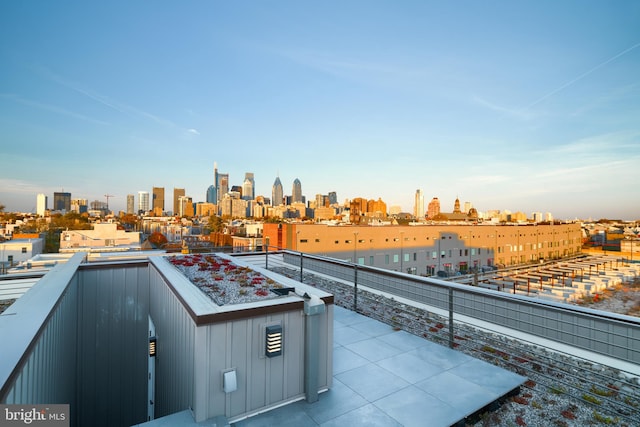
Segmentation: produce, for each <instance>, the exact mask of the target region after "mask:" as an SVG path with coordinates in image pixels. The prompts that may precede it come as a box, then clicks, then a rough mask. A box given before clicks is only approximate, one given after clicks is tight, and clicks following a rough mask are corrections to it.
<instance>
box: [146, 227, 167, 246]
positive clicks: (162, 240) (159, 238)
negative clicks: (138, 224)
mask: <svg viewBox="0 0 640 427" xmlns="http://www.w3.org/2000/svg"><path fill="white" fill-rule="evenodd" d="M148 240H149V243H151V244H152V245H153V246H154V247H156V248H161V247H162V246H163V245H166V244H167V238H166V236H165V235H164V234H162V233H161V232H159V231H154V232H153V233H151V235H150V236H149V239H148Z"/></svg>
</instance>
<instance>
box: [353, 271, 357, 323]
mask: <svg viewBox="0 0 640 427" xmlns="http://www.w3.org/2000/svg"><path fill="white" fill-rule="evenodd" d="M353 311H355V312H357V311H358V264H354V265H353Z"/></svg>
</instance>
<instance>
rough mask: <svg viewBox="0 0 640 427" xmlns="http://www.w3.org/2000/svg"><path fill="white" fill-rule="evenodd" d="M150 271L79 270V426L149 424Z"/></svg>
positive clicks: (141, 268)
mask: <svg viewBox="0 0 640 427" xmlns="http://www.w3.org/2000/svg"><path fill="white" fill-rule="evenodd" d="M148 271H149V269H148V266H147V265H146V264H144V265H142V266H141V265H138V264H136V265H129V266H127V265H126V264H115V265H110V266H109V267H107V268H86V269H83V270H80V271H79V278H80V279H79V280H80V283H79V285H80V286H79V306H78V326H79V328H78V346H77V349H78V362H79V363H78V389H77V390H78V399H77V400H78V405H77V416H78V425H80V426H85V425H91V426H97V427H99V426H130V425H132V424H136V423H140V422H143V421H146V420H147V395H148V390H147V381H148V379H147V372H148V364H147V359H148V328H149V320H148V319H149V317H148V316H149V275H148Z"/></svg>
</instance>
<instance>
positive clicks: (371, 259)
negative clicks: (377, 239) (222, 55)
mask: <svg viewBox="0 0 640 427" xmlns="http://www.w3.org/2000/svg"><path fill="white" fill-rule="evenodd" d="M369 265H373V255H372V256H370V257H369Z"/></svg>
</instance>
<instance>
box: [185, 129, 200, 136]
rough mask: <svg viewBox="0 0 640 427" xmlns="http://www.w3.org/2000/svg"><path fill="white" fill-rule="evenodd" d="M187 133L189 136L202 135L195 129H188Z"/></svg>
mask: <svg viewBox="0 0 640 427" xmlns="http://www.w3.org/2000/svg"><path fill="white" fill-rule="evenodd" d="M187 133H188V134H189V135H200V132H198V130H197V129H193V128H191V129H187Z"/></svg>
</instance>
